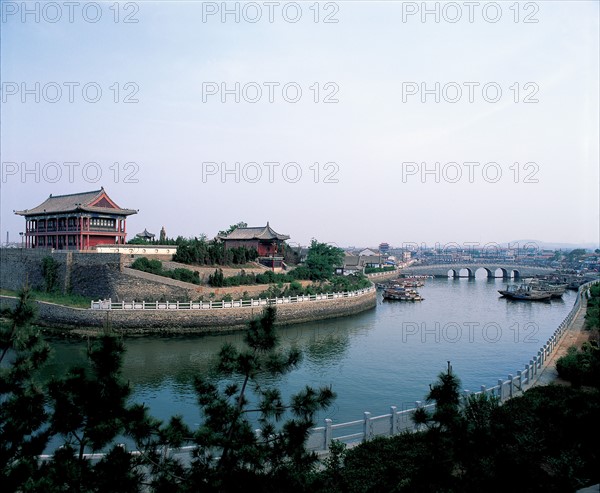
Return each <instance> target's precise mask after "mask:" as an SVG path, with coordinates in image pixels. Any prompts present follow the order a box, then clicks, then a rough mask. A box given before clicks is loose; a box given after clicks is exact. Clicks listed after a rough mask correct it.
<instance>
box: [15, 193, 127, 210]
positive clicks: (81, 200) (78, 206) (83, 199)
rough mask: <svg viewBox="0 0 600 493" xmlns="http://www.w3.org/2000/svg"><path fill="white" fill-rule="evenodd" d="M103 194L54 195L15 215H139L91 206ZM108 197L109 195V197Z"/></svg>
mask: <svg viewBox="0 0 600 493" xmlns="http://www.w3.org/2000/svg"><path fill="white" fill-rule="evenodd" d="M103 194H106V192H105V191H104V188H101V189H100V190H93V191H91V192H82V193H72V194H69V195H54V196H53V195H52V194H50V197H48V198H47V199H46V200H45V201H44V202H42V203H41V204H40V205H38V206H37V207H34V208H33V209H25V210H22V211H15V214H19V215H20V216H33V215H36V214H53V213H59V212H76V211H85V212H99V213H102V212H104V213H106V212H111V213H114V214H121V215H131V214H137V211H135V210H133V209H121V208H120V207H118V206H117V207H118V208H117V209H113V208H111V207H102V206H91V205H90V204H93V203H94V202H95V201H96V200H97V199H98V198H100V197H101V196H102V195H103ZM107 197H108V195H107Z"/></svg>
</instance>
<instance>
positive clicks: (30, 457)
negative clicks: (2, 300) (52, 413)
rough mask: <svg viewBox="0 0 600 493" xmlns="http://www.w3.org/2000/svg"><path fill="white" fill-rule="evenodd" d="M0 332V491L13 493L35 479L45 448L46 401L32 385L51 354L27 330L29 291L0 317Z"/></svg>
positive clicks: (31, 311) (35, 333) (31, 308)
mask: <svg viewBox="0 0 600 493" xmlns="http://www.w3.org/2000/svg"><path fill="white" fill-rule="evenodd" d="M3 317H4V318H5V319H6V320H7V322H3V323H2V325H1V328H0V476H1V477H2V481H1V484H2V489H3V491H13V490H16V489H17V486H18V485H20V484H22V483H24V482H26V481H27V480H28V478H30V476H31V475H32V474H35V472H36V470H37V467H38V464H37V461H36V459H35V457H36V456H37V455H38V454H41V453H42V452H43V450H44V448H45V447H46V445H47V443H48V438H49V432H48V430H47V429H45V427H44V425H45V424H46V422H47V419H48V414H47V412H46V408H45V404H46V399H45V396H44V390H43V388H42V387H41V386H40V384H39V383H38V382H36V380H35V375H36V372H37V370H38V369H39V368H41V367H42V366H43V364H44V363H45V362H46V360H47V359H48V357H49V353H50V349H49V347H48V346H47V345H46V344H45V343H44V341H43V339H42V337H41V335H40V333H39V331H38V330H36V329H34V328H33V327H32V326H31V323H32V322H33V321H34V319H35V308H34V305H33V301H32V298H31V293H30V290H29V287H27V286H25V287H24V288H23V289H22V290H21V291H20V293H19V299H18V302H17V306H16V307H15V308H14V309H13V310H7V311H6V312H5V313H3Z"/></svg>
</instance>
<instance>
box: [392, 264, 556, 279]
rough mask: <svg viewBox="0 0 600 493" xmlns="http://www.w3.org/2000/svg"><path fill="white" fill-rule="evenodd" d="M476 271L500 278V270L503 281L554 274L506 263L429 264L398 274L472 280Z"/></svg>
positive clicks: (544, 269)
mask: <svg viewBox="0 0 600 493" xmlns="http://www.w3.org/2000/svg"><path fill="white" fill-rule="evenodd" d="M463 269H464V270H466V271H467V275H464V274H463V275H462V276H461V275H460V271H461V270H463ZM478 269H485V270H486V272H487V277H488V278H495V277H500V276H497V275H496V272H497V271H498V270H500V271H501V272H502V278H503V279H509V278H511V277H514V278H515V279H516V278H519V277H533V276H536V275H540V274H541V275H543V274H550V273H552V272H555V271H556V269H552V268H549V267H534V266H530V265H522V264H508V263H500V262H494V263H487V262H477V263H456V264H430V265H413V266H410V267H405V268H404V269H401V271H400V274H405V275H411V276H434V277H448V276H449V275H451V276H452V277H469V278H474V277H475V272H477V270H478ZM450 271H452V272H451V274H449V272H450Z"/></svg>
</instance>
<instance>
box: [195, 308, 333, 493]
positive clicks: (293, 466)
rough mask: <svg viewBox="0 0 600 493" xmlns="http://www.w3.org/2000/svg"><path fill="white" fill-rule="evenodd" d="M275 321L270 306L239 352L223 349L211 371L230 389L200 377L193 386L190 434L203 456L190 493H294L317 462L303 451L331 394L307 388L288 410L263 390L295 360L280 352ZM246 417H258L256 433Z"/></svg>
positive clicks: (274, 393)
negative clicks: (199, 416)
mask: <svg viewBox="0 0 600 493" xmlns="http://www.w3.org/2000/svg"><path fill="white" fill-rule="evenodd" d="M275 319H276V309H275V307H272V306H269V307H267V308H265V310H264V312H263V314H262V316H261V317H260V318H257V319H255V320H253V321H251V322H250V324H249V327H248V331H247V332H246V334H245V337H244V341H245V345H246V346H247V347H246V348H245V349H242V350H238V349H236V348H235V347H234V346H233V345H231V344H226V345H224V346H223V348H222V349H221V351H220V354H219V361H218V364H217V367H216V368H215V370H216V374H217V376H218V377H219V378H223V377H229V378H232V379H233V381H232V383H228V384H220V383H219V381H215V380H214V379H211V378H204V377H197V378H196V380H195V387H196V392H197V395H198V403H199V405H200V408H201V410H202V413H203V416H204V422H203V424H202V426H201V427H200V429H199V430H198V432H197V433H196V434H195V441H196V443H197V444H198V445H199V447H200V450H201V451H202V453H199V454H198V455H197V459H196V461H195V463H194V466H193V470H192V478H191V479H192V482H191V484H193V485H194V486H193V488H195V489H198V488H200V487H201V488H202V491H219V492H221V491H223V492H228V491H248V490H252V489H253V488H252V487H253V486H256V487H258V485H262V486H263V488H262V489H261V490H262V491H264V487H265V485H267V484H269V485H270V486H269V487H270V488H271V490H272V491H278V490H279V489H281V488H284V485H285V488H287V489H288V491H293V490H294V488H295V486H294V485H296V486H298V484H299V483H302V481H303V478H304V479H305V478H306V477H307V474H308V472H309V471H310V470H311V468H312V467H313V466H314V465H315V463H316V460H317V458H316V455H315V454H313V453H309V452H307V451H306V449H305V447H304V445H305V442H306V439H307V437H308V432H309V429H310V428H311V427H313V426H314V419H315V414H316V413H317V412H318V411H320V410H323V409H326V408H327V407H328V406H329V405H330V404H331V403H332V401H333V399H334V398H335V394H334V393H333V391H332V390H331V388H329V387H323V388H320V389H316V390H315V389H313V388H311V387H308V386H307V387H305V388H304V389H303V390H301V391H300V392H298V393H297V394H295V395H293V396H292V397H291V398H290V402H289V403H287V404H286V403H284V400H283V399H282V396H281V393H280V391H279V390H278V389H277V388H274V387H271V386H268V385H265V384H264V380H265V378H264V377H266V376H268V377H270V378H271V379H272V378H273V377H276V376H280V375H283V374H285V373H287V372H289V371H291V370H292V369H293V368H295V367H296V366H297V365H298V364H299V362H300V361H301V353H300V352H299V351H298V350H296V349H293V348H292V349H290V350H288V351H281V350H279V349H278V347H277V346H278V337H277V333H276V330H275ZM250 392H252V394H253V397H252V398H251V397H250V396H249V393H250ZM251 402H253V403H254V404H251ZM250 414H256V415H257V417H256V422H257V423H258V426H259V430H260V431H259V432H258V433H256V431H255V429H254V427H253V425H252V423H251V421H250V419H249V415H250Z"/></svg>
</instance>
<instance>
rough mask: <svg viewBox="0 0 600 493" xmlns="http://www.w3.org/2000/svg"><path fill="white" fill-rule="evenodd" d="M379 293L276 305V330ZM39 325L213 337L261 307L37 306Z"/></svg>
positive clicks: (356, 305) (350, 308)
mask: <svg viewBox="0 0 600 493" xmlns="http://www.w3.org/2000/svg"><path fill="white" fill-rule="evenodd" d="M16 302H17V299H16V298H14V297H9V296H0V308H1V309H4V308H13V307H14V306H15V304H16ZM376 303H377V300H376V292H375V290H374V289H372V290H369V291H367V292H365V293H362V294H360V295H357V296H351V297H344V298H335V299H323V300H315V301H305V302H299V303H285V302H282V303H281V304H277V324H278V325H291V324H297V323H304V322H311V321H315V320H324V319H329V318H335V317H342V316H347V315H352V314H356V313H360V312H363V311H365V310H369V309H372V308H374V307H375V305H376ZM36 305H37V310H38V321H37V325H40V326H42V327H48V328H51V329H57V330H60V331H63V332H67V333H71V334H73V335H75V334H81V335H86V334H87V335H95V334H100V333H103V332H104V331H105V330H106V329H110V330H112V331H116V332H119V333H123V334H124V335H134V334H151V333H157V334H158V333H173V334H183V333H188V334H190V333H198V334H201V333H215V332H231V331H237V330H243V329H245V328H246V326H247V323H248V322H249V321H250V320H252V319H253V318H255V317H257V316H258V315H260V313H261V312H262V307H260V306H252V307H242V308H221V309H210V310H189V309H188V310H182V309H180V310H91V309H82V308H72V307H67V306H62V305H56V304H53V303H47V302H42V301H37V302H36Z"/></svg>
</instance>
